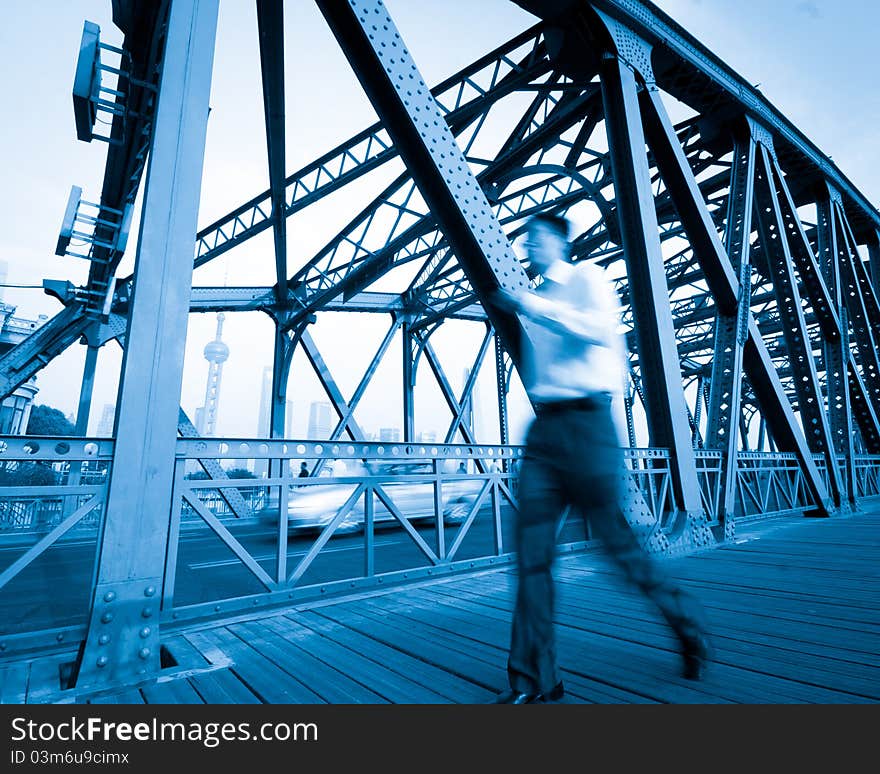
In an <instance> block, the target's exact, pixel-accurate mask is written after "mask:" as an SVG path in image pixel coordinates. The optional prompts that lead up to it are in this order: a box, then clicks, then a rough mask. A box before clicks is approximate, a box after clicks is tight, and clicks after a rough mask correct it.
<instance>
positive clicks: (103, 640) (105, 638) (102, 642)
mask: <svg viewBox="0 0 880 774" xmlns="http://www.w3.org/2000/svg"><path fill="white" fill-rule="evenodd" d="M108 642H110V635H109V634H102V635H101V636H100V637H98V644H99V645H106V644H107V643H108Z"/></svg>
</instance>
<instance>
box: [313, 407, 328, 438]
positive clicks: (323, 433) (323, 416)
mask: <svg viewBox="0 0 880 774" xmlns="http://www.w3.org/2000/svg"><path fill="white" fill-rule="evenodd" d="M330 411H331V409H330V404H329V403H327V402H326V401H312V404H311V405H310V406H309V432H308V436H309V438H310V439H311V440H313V441H324V440H327V439H328V438H329V437H330Z"/></svg>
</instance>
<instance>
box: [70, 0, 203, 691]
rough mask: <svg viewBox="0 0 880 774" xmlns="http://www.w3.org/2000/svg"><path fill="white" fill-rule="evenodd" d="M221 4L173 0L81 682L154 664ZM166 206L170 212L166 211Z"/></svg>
mask: <svg viewBox="0 0 880 774" xmlns="http://www.w3.org/2000/svg"><path fill="white" fill-rule="evenodd" d="M217 12H218V2H217V0H190V1H189V2H186V1H185V0H175V2H174V3H173V5H172V7H171V9H170V11H169V17H168V23H167V32H166V38H165V49H164V57H163V72H162V75H161V96H160V97H159V99H158V102H157V107H156V117H155V126H154V131H153V143H154V146H153V151H152V153H151V154H150V167H149V172H148V175H149V184H148V190H147V194H146V197H145V200H144V217H143V224H142V228H141V239H140V242H139V244H138V257H137V261H136V296H137V298H136V300H135V303H134V304H133V308H132V313H131V316H130V320H129V327H128V331H127V333H126V344H127V346H126V351H125V358H124V361H123V368H122V377H121V384H120V400H119V412H118V422H117V429H118V432H117V439H116V444H115V448H114V454H113V466H112V469H111V473H110V481H109V485H108V490H107V505H106V510H105V514H104V524H103V530H102V536H101V541H100V549H99V554H98V560H97V569H96V576H95V579H94V583H93V588H92V604H91V610H90V613H89V624H88V632H87V636H86V639H85V642H84V643H83V646H82V648H81V650H80V653H79V655H78V658H77V660H76V663H75V665H74V670H73V672H74V674H73V684H74V685H75V686H76V687H77V688H78V689H98V688H101V687H105V686H107V685H113V684H119V683H125V684H130V683H133V682H136V681H137V680H138V679H143V677H144V676H149V677H152V676H153V675H155V674H157V673H158V671H159V669H160V657H159V644H160V643H159V631H158V625H157V624H156V623H154V621H153V619H154V618H156V617H158V614H159V602H160V600H161V597H162V583H163V579H164V574H165V558H166V541H167V538H168V533H169V524H170V519H171V507H172V503H171V498H170V494H171V491H172V480H173V474H174V459H175V443H176V438H177V431H176V430H177V425H178V418H179V405H178V402H179V400H180V388H181V381H182V377H183V359H184V337H182V336H181V335H180V333H181V331H185V330H186V318H187V314H188V313H189V294H190V287H191V281H192V265H191V264H190V263H189V262H188V261H187V262H185V263H183V264H181V262H180V261H179V260H176V258H177V256H178V255H180V250H181V248H183V249H186V248H187V246H188V245H189V244H190V241H191V240H192V239H193V236H194V234H195V232H196V228H197V217H198V202H199V191H200V189H201V175H202V162H203V157H204V148H205V135H206V130H207V119H208V97H209V93H210V84H211V69H212V64H213V56H214V39H215V35H216V25H217ZM169 213H171V215H170V216H169Z"/></svg>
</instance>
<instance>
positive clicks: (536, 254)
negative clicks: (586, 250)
mask: <svg viewBox="0 0 880 774" xmlns="http://www.w3.org/2000/svg"><path fill="white" fill-rule="evenodd" d="M568 234H569V223H568V221H567V220H566V219H565V218H563V217H560V216H559V215H550V214H549V213H541V214H539V215H534V216H533V217H532V218H531V219H530V220H529V222H528V225H527V226H526V241H525V248H526V251H527V253H528V257H529V265H530V268H531V270H532V271H533V272H534V273H535V274H543V273H544V272H545V271H546V270H547V269H548V268H549V267H550V266H551V265H552V264H553V262H554V261H567V260H568V257H569V244H568Z"/></svg>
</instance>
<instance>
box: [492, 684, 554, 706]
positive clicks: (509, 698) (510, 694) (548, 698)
mask: <svg viewBox="0 0 880 774" xmlns="http://www.w3.org/2000/svg"><path fill="white" fill-rule="evenodd" d="M563 696H565V686H564V685H563V684H562V683H561V682H560V683H557V684H556V685H555V686H554V687H553V688H551V689H550V690H549V691H547V693H526V692H524V691H514V690H510V691H504V693H501V694H499V695H498V697H497V698H496V699H495V702H494V703H495V704H546V703H547V702H553V701H559V700H560V699H562V697H563Z"/></svg>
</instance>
